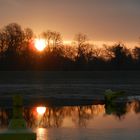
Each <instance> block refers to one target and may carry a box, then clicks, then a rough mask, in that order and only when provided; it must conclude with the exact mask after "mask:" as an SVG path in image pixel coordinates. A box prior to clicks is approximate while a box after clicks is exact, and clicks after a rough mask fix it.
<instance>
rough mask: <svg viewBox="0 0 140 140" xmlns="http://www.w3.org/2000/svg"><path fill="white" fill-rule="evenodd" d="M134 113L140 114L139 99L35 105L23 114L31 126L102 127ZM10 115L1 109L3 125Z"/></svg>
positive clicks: (136, 115) (1, 122)
mask: <svg viewBox="0 0 140 140" xmlns="http://www.w3.org/2000/svg"><path fill="white" fill-rule="evenodd" d="M132 113H133V114H134V115H133V118H137V117H139V116H140V102H139V101H132V102H129V103H123V104H120V103H118V104H115V105H114V104H113V105H111V106H109V105H88V106H69V107H33V108H25V109H24V112H23V115H24V118H25V120H26V121H27V125H28V127H30V128H38V127H40V128H60V127H61V128H63V127H68V128H77V127H80V128H81V127H89V126H90V127H96V128H97V127H99V128H100V127H103V124H110V122H111V125H112V126H113V122H114V123H116V124H117V123H118V122H120V121H123V122H124V121H126V120H127V119H128V117H129V116H131V115H129V114H132ZM138 113H139V114H138ZM9 116H11V115H10V114H9V113H8V111H7V110H4V109H0V125H1V126H3V125H8V122H9V120H10V117H9ZM130 119H132V118H130ZM101 122H102V123H101ZM129 122H130V121H129ZM98 125H99V126H98ZM128 125H129V124H128ZM114 126H116V125H114ZM105 127H107V125H105ZM110 127H111V126H110Z"/></svg>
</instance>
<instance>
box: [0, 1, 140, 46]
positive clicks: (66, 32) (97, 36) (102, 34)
mask: <svg viewBox="0 0 140 140" xmlns="http://www.w3.org/2000/svg"><path fill="white" fill-rule="evenodd" d="M139 17H140V1H139V0H106V1H105V0H0V19H1V21H0V27H3V26H4V25H6V24H8V23H11V22H17V23H19V24H20V25H21V26H23V27H30V28H32V29H33V30H34V31H35V33H37V34H40V33H41V32H42V31H44V30H48V29H50V30H54V31H58V32H61V34H62V35H63V37H64V40H72V39H73V38H74V35H75V34H76V33H79V32H81V33H85V34H87V35H88V36H89V40H94V41H103V42H104V41H108V42H118V41H124V42H131V43H132V42H135V44H137V42H138V37H139V36H140V28H139V25H140V18H139Z"/></svg>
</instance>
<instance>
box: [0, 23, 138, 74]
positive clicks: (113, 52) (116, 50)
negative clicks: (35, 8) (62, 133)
mask: <svg viewBox="0 0 140 140" xmlns="http://www.w3.org/2000/svg"><path fill="white" fill-rule="evenodd" d="M40 36H41V38H44V39H45V40H46V42H47V47H46V48H45V49H44V51H42V52H39V51H38V50H37V49H36V48H35V47H34V45H35V44H34V39H35V34H34V32H33V31H32V29H30V28H25V29H23V28H22V27H21V26H20V25H19V24H17V23H11V24H8V25H6V26H5V27H3V28H1V29H0V70H67V71H72V70H75V71H76V70H84V71H87V70H91V71H92V70H140V46H139V45H138V46H136V47H134V48H131V49H129V48H128V47H127V46H125V45H124V44H122V43H117V44H114V45H112V46H109V45H103V47H96V45H94V44H91V43H89V42H88V37H87V36H86V35H85V34H81V33H79V34H76V35H75V37H74V40H73V42H72V43H71V44H65V43H63V39H62V35H61V34H60V33H59V32H55V31H50V30H47V31H45V32H43V33H42V34H41V35H40Z"/></svg>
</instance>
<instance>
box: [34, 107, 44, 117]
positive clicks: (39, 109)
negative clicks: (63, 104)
mask: <svg viewBox="0 0 140 140" xmlns="http://www.w3.org/2000/svg"><path fill="white" fill-rule="evenodd" d="M36 111H37V113H38V114H39V115H43V114H44V113H45V112H46V107H43V106H39V107H37V108H36Z"/></svg>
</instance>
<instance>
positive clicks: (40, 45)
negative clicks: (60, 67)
mask: <svg viewBox="0 0 140 140" xmlns="http://www.w3.org/2000/svg"><path fill="white" fill-rule="evenodd" d="M34 43H35V48H36V49H37V50H38V51H43V50H44V49H45V48H46V41H45V39H41V38H40V39H38V38H37V39H35V41H34Z"/></svg>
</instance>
